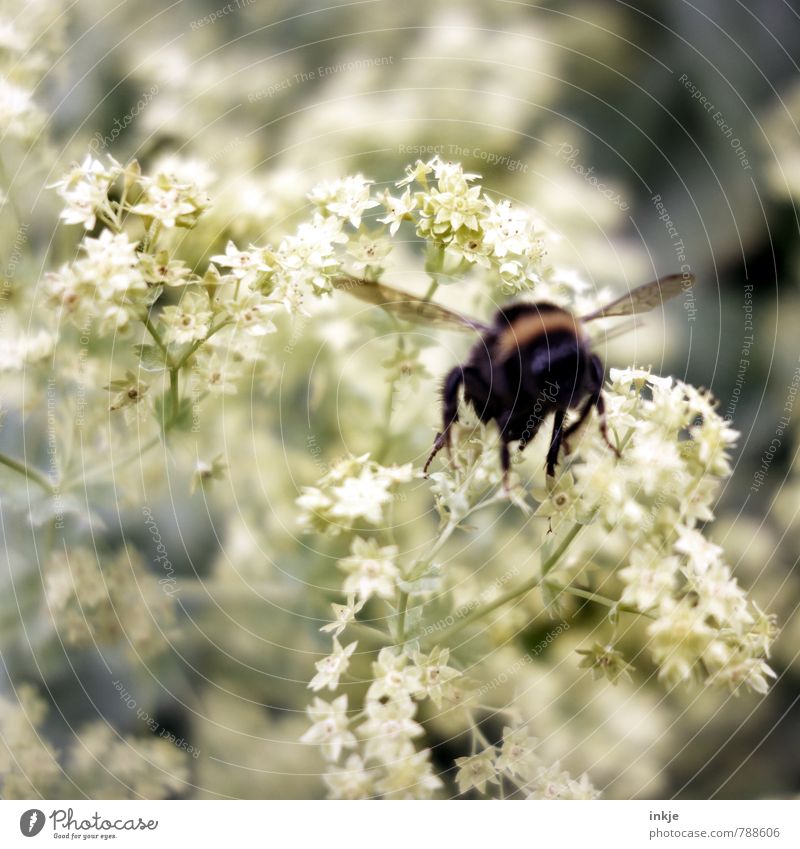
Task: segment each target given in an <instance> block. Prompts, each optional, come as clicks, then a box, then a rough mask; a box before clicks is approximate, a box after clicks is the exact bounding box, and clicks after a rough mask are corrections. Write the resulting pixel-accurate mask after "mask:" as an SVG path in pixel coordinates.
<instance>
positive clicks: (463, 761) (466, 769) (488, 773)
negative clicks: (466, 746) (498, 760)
mask: <svg viewBox="0 0 800 849" xmlns="http://www.w3.org/2000/svg"><path fill="white" fill-rule="evenodd" d="M494 758H495V750H494V747H489V748H487V749H484V750H483V751H482V752H479V753H478V754H477V755H472V756H471V757H468V758H456V766H457V767H458V772H457V773H456V782H457V783H458V790H459V792H460V793H466V792H467V791H468V790H471V789H472V788H473V787H474V788H475V789H476V790H477V791H478V792H479V793H485V792H486V785H487V783H490V784H499V783H500V779H499V778H498V776H497V768H496V767H495V763H494Z"/></svg>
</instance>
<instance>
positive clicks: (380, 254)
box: [347, 233, 392, 274]
mask: <svg viewBox="0 0 800 849" xmlns="http://www.w3.org/2000/svg"><path fill="white" fill-rule="evenodd" d="M391 250H392V243H391V242H390V241H389V240H388V239H382V238H380V237H375V236H370V235H368V234H366V233H360V234H359V236H358V240H357V241H355V242H354V241H351V242H350V243H349V245H348V247H347V253H348V255H349V256H350V257H352V260H353V261H352V262H351V266H352V269H353V272H354V273H356V274H361V273H363V272H364V271H365V270H366V269H367V268H372V269H376V268H380V266H381V265H382V264H383V260H384V259H386V257H387V256H388V255H389V254H390V253H391Z"/></svg>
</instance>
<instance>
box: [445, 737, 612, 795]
mask: <svg viewBox="0 0 800 849" xmlns="http://www.w3.org/2000/svg"><path fill="white" fill-rule="evenodd" d="M538 742H539V741H538V740H537V739H536V738H535V737H532V736H531V735H530V733H529V732H528V730H527V728H525V727H524V726H518V727H510V726H509V727H506V728H505V729H504V730H503V741H502V744H501V745H500V746H499V748H498V747H496V746H491V745H489V746H486V747H485V748H484V749H483V750H482V751H480V752H478V753H477V754H474V755H471V756H470V757H465V758H457V759H456V766H457V767H458V773H457V775H456V781H457V783H458V789H459V790H460V791H461V792H462V793H466V792H467V791H468V790H471V789H472V788H475V789H476V790H477V791H478V792H479V793H486V792H487V784H498V785H499V784H500V783H501V782H502V781H503V780H506V781H508V782H510V783H511V784H512V785H513V786H515V787H516V788H517V789H518V790H520V791H521V792H522V793H523V794H524V795H525V797H526V798H528V799H596V798H597V797H598V796H599V795H600V794H599V793H598V792H597V790H595V789H594V787H593V786H592V784H591V782H590V781H589V778H588V776H587V775H586V774H585V773H584V774H583V775H582V776H581V777H580V779H577V780H576V779H573V778H571V777H570V775H569V773H568V772H566V771H565V770H563V769H562V768H561V766H560V764H559V763H555V764H552V765H550V766H547V765H545V764H544V763H543V762H542V760H541V759H540V757H539V754H538V752H537V751H536V749H537V746H538Z"/></svg>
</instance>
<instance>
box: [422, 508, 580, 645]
mask: <svg viewBox="0 0 800 849" xmlns="http://www.w3.org/2000/svg"><path fill="white" fill-rule="evenodd" d="M582 527H583V525H581V524H579V523H578V522H576V523H575V524H574V525H573V526H572V528H570V530H569V532H568V533H567V535H566V536H565V537H564V539H563V541H562V542H561V545H559V546H558V548H557V549H556V550H555V551H554V552H553V553H552V554H551V555H550V557H548V558H547V560H545V562H544V563H543V564H542V570H541V575H536V576H535V577H533V578H531V579H530V580H528V581H525V583H524V584H522V586H520V587H517V588H516V589H513V590H509V591H508V592H507V593H503V594H502V595H500V596H498V597H497V598H496V599H495V600H494V601H493V602H490V603H489V604H485V605H483V606H482V607H478V608H476V609H475V610H474V611H473V612H472V613H470V614H468V615H467V616H465V617H464V618H463V619H462V620H461V621H460V622H456V623H454V624H453V625H451V626H450V627H449V628H445V629H444V630H443V631H439V632H438V633H437V634H436V641H437V642H446V641H447V640H448V639H449V638H450V637H452V636H453V635H454V634H457V633H458V632H459V631H462V630H463V629H464V628H466V627H468V626H469V625H474V624H475V623H476V622H479V621H480V620H481V619H485V618H486V617H487V616H488V615H489V614H490V613H493V612H494V611H495V610H497V609H498V608H499V607H503V605H506V604H508V603H509V602H511V601H516V600H517V599H518V598H521V597H522V596H524V595H527V594H528V593H529V592H530V591H531V590H533V589H536V587H538V586H539V584H540V583H541V582H542V579H543V578H544V577H545V576H546V575H547V573H548V572H549V571H550V570H551V569H552V568H553V567H554V566H555V565H556V564H557V563H558V561H559V560H560V559H561V557H562V556H563V554H564V552H565V551H566V550H567V549H568V548H569V547H570V545H571V544H572V542H573V540H574V539H575V537H576V536H578V534H579V533H580V530H581V528H582Z"/></svg>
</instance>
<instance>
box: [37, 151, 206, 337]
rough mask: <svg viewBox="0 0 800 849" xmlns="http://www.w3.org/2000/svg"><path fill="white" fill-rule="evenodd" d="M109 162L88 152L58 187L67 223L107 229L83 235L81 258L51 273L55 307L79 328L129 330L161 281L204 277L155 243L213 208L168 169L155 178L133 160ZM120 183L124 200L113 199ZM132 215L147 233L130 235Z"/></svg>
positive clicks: (194, 280)
mask: <svg viewBox="0 0 800 849" xmlns="http://www.w3.org/2000/svg"><path fill="white" fill-rule="evenodd" d="M108 159H109V163H110V164H109V165H108V166H107V167H106V166H104V165H103V164H102V163H101V162H100V161H99V160H97V159H94V158H93V157H92V156H87V157H86V159H85V160H84V162H83V163H82V164H81V165H76V166H74V167H73V168H72V170H71V171H70V172H69V173H68V174H67V175H66V176H65V177H64V178H63V179H62V180H60V181H58V182H57V183H54V184H53V186H52V188H56V189H57V191H58V194H59V195H60V196H61V197H62V198H63V199H64V201H65V204H66V205H65V207H64V209H63V211H62V212H61V217H62V218H63V219H64V220H65V221H66V222H67V223H68V224H82V225H83V227H84V228H85V229H86V230H91V229H93V228H94V227H95V226H96V224H97V221H98V220H99V221H100V222H101V223H102V224H103V225H104V226H105V228H106V229H103V230H102V231H101V232H100V234H99V236H98V237H97V238H90V237H88V236H87V237H85V238H84V239H83V241H82V242H81V249H82V251H83V255H82V256H81V257H80V258H79V259H78V260H76V261H74V262H72V263H70V264H65V265H63V266H62V267H61V269H59V271H57V272H51V273H50V274H48V275H47V278H46V284H47V285H46V291H47V294H48V296H49V299H50V302H51V304H52V305H53V306H54V307H57V308H60V309H63V310H64V313H65V314H66V316H67V317H68V318H70V319H71V320H72V321H73V322H74V323H75V324H77V325H78V326H84V325H85V323H86V321H87V319H89V318H94V317H97V318H99V328H100V331H101V332H102V333H111V332H116V331H120V330H126V329H127V328H128V327H129V325H130V323H131V322H132V321H135V320H141V319H142V318H143V316H144V315H146V314H147V312H148V310H149V309H150V307H151V306H152V304H153V303H154V302H155V301H156V300H157V299H158V297H159V296H160V294H161V291H162V288H163V286H165V285H167V286H183V285H188V284H191V283H199V282H200V278H198V277H196V276H192V275H191V274H190V272H189V270H188V269H187V268H185V266H184V264H183V263H182V262H180V261H178V260H175V259H173V258H171V257H170V255H169V253H168V251H166V250H157V249H156V240H157V237H158V234H159V232H161V231H162V230H169V229H172V228H175V227H191V226H193V224H194V223H195V222H196V220H197V218H198V217H199V216H200V215H201V214H202V212H203V211H204V210H205V209H206V207H207V206H208V199H207V197H206V196H205V193H204V192H203V191H202V190H201V189H200V188H199V187H198V186H196V185H193V184H188V183H181V182H179V181H178V180H177V179H176V178H173V177H172V176H170V175H169V174H167V173H159V174H157V175H156V176H155V177H153V178H150V177H147V176H144V175H142V174H141V172H140V170H139V166H138V164H137V163H136V162H135V161H134V162H131V163H130V164H129V165H127V166H125V167H123V166H122V165H120V164H119V163H118V162H116V160H114V159H113V158H112V157H111V156H109V157H108ZM120 185H121V188H120V192H121V196H120V199H119V200H114V199H112V197H111V190H112V187H115V186H120ZM136 198H138V200H137V201H136V202H134V199H136ZM131 216H132V217H133V218H134V219H136V220H138V221H139V223H140V225H141V226H142V227H143V229H144V231H145V235H144V237H143V238H140V239H137V238H132V237H131V236H130V235H129V234H128V232H127V231H126V230H125V226H126V225H127V221H128V220H129V218H130V217H131Z"/></svg>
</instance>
